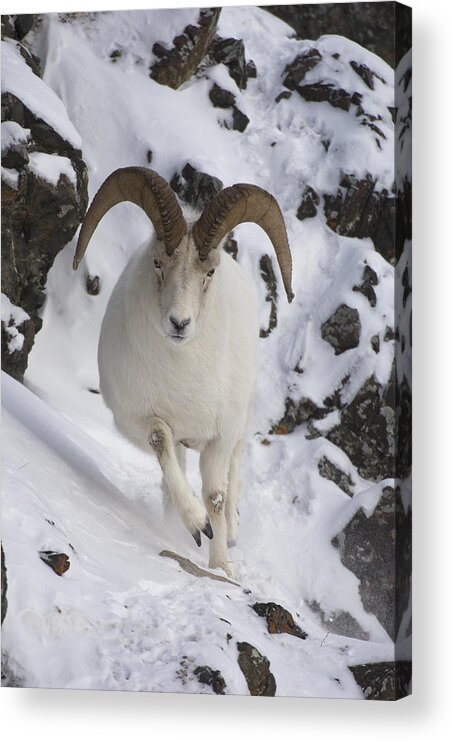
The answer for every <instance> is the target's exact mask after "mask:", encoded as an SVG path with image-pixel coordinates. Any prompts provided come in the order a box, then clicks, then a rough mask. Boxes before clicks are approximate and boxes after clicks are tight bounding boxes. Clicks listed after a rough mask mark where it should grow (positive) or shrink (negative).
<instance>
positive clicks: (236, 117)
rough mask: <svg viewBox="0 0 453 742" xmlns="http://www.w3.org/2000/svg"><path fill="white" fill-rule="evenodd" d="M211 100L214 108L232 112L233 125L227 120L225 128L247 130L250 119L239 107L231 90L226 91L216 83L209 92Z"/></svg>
mask: <svg viewBox="0 0 453 742" xmlns="http://www.w3.org/2000/svg"><path fill="white" fill-rule="evenodd" d="M209 99H210V101H211V103H212V105H213V106H214V108H223V109H226V110H231V112H232V117H231V123H230V122H228V121H226V120H225V121H224V126H225V127H226V128H227V129H234V130H236V131H240V132H243V131H245V130H246V128H247V126H248V124H249V121H250V119H249V118H248V116H246V115H245V113H242V111H241V110H239V108H238V107H237V105H236V96H235V95H234V94H233V93H231V92H230V91H229V90H224V89H223V88H221V87H220V85H217V83H214V85H213V86H212V88H211V90H210V91H209Z"/></svg>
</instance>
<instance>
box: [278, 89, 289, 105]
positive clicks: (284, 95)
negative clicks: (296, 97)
mask: <svg viewBox="0 0 453 742" xmlns="http://www.w3.org/2000/svg"><path fill="white" fill-rule="evenodd" d="M292 95H293V94H292V93H290V92H289V90H282V92H281V93H279V94H278V95H277V97H276V99H275V102H276V103H280V101H281V100H289V98H291V97H292Z"/></svg>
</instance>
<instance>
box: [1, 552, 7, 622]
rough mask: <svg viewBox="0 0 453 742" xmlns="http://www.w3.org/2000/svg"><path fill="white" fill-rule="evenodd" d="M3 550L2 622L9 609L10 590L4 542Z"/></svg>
mask: <svg viewBox="0 0 453 742" xmlns="http://www.w3.org/2000/svg"><path fill="white" fill-rule="evenodd" d="M1 552H2V623H3V621H4V620H5V616H6V611H7V610H8V598H7V597H6V593H7V590H8V580H7V576H6V565H5V552H4V551H3V544H2V546H1Z"/></svg>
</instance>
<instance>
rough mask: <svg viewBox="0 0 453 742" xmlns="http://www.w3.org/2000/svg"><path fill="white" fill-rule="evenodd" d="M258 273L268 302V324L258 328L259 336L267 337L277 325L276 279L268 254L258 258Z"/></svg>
mask: <svg viewBox="0 0 453 742" xmlns="http://www.w3.org/2000/svg"><path fill="white" fill-rule="evenodd" d="M260 275H261V278H262V279H263V281H264V283H265V284H266V289H267V291H266V299H265V301H266V302H268V303H270V311H269V322H268V326H267V328H265V329H263V328H261V329H260V337H262V338H267V337H268V336H269V335H270V334H271V332H272V330H273V329H274V328H275V327H277V279H276V277H275V272H274V268H273V266H272V260H271V259H270V257H269V255H263V256H262V257H261V258H260Z"/></svg>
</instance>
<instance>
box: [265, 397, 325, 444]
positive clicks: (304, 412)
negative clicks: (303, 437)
mask: <svg viewBox="0 0 453 742" xmlns="http://www.w3.org/2000/svg"><path fill="white" fill-rule="evenodd" d="M329 412H331V410H330V409H326V408H322V407H317V405H316V404H315V403H314V402H313V401H312V400H311V399H309V398H308V397H302V398H301V399H300V400H299V401H298V402H295V401H294V400H293V399H291V398H290V397H287V398H286V400H285V412H284V415H283V417H282V419H281V420H280V421H279V422H278V423H276V424H275V425H274V426H273V427H272V428H271V430H270V431H269V432H270V433H273V434H274V435H287V434H288V433H292V432H293V430H295V429H296V427H297V426H298V425H302V424H303V423H305V422H308V421H309V420H322V418H323V417H325V416H326V415H327V414H328V413H329Z"/></svg>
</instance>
